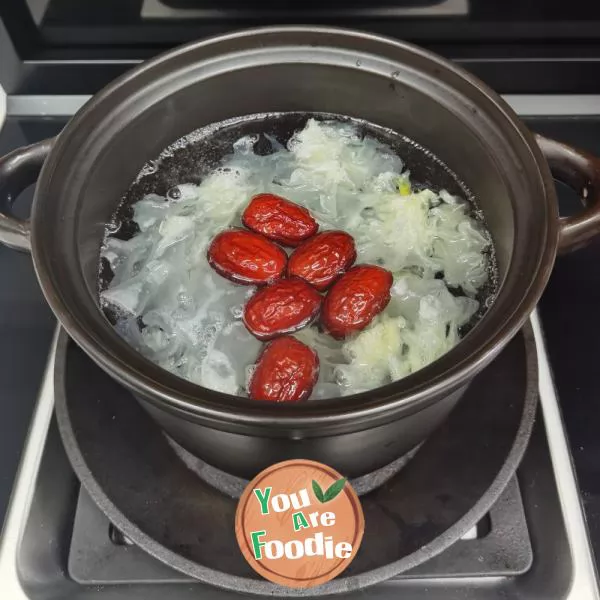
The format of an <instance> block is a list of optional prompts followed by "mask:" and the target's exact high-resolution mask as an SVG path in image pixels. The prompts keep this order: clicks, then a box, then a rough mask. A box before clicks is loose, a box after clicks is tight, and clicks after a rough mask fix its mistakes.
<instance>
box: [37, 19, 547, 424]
mask: <svg viewBox="0 0 600 600" xmlns="http://www.w3.org/2000/svg"><path fill="white" fill-rule="evenodd" d="M272 34H278V35H280V34H290V35H301V34H306V35H307V36H309V35H310V36H313V37H314V36H315V35H317V36H323V38H324V42H325V45H326V44H327V38H328V36H333V37H335V36H343V37H345V38H346V39H348V38H351V39H356V40H370V41H372V42H374V43H377V44H379V45H382V46H387V47H392V48H395V49H399V50H403V51H407V52H410V53H411V54H415V55H417V56H419V57H421V58H423V59H426V60H427V61H429V62H430V63H432V64H434V65H435V67H436V68H437V69H439V71H440V72H441V71H442V70H445V71H446V72H451V73H452V74H453V75H455V76H457V77H458V78H460V79H461V80H462V81H464V82H465V83H466V84H468V87H469V88H470V90H471V91H473V92H476V93H478V94H479V95H480V98H481V100H482V101H483V100H486V102H487V104H488V105H489V108H486V111H487V112H490V111H491V110H492V109H493V110H494V111H495V113H496V116H497V117H499V118H501V119H502V122H503V129H505V130H506V131H508V129H509V128H512V130H513V131H512V132H513V134H516V135H517V136H518V137H520V138H521V140H522V143H523V144H524V145H525V146H526V147H527V149H528V151H529V152H530V153H531V155H532V156H533V162H532V164H535V166H537V173H536V176H537V177H538V178H539V181H540V184H541V188H542V189H543V190H544V193H545V194H544V198H543V200H545V202H546V203H547V207H546V209H547V211H548V223H547V231H546V236H545V240H544V242H545V244H544V247H543V249H542V250H541V251H540V257H539V260H538V263H537V265H536V271H535V274H534V277H533V278H532V279H531V281H530V282H529V284H528V287H527V288H526V290H524V293H523V295H522V298H521V301H520V302H519V303H518V306H517V307H516V309H515V310H514V311H513V312H512V314H510V315H508V316H507V318H506V320H505V322H504V325H503V326H502V327H498V328H497V330H496V331H495V333H494V335H492V336H491V337H489V338H488V339H487V341H486V342H485V343H484V344H482V345H480V347H479V348H478V350H477V352H474V353H472V354H471V356H467V357H464V356H462V357H460V356H459V358H458V360H455V361H454V362H453V363H451V365H450V366H449V367H448V368H447V369H446V370H445V371H444V372H442V373H441V374H438V375H437V376H435V377H433V378H431V379H430V378H428V377H424V375H428V374H429V373H430V372H431V367H432V366H433V365H436V363H438V362H439V361H440V360H441V359H438V360H436V361H434V362H433V363H431V364H430V365H428V366H426V367H424V368H423V369H420V370H419V371H418V372H416V373H414V374H411V375H409V376H407V377H405V378H403V379H401V380H399V381H396V382H393V383H390V384H387V385H385V386H381V387H379V388H376V389H374V390H371V391H368V392H363V393H360V394H352V395H348V396H344V397H342V398H335V399H328V400H319V401H315V402H306V403H298V404H295V403H294V404H290V405H288V404H286V405H276V406H273V405H271V404H270V403H262V402H256V401H252V400H249V399H246V398H242V397H240V396H232V395H229V394H224V393H220V392H215V391H213V390H209V389H207V388H204V387H202V386H199V385H196V384H192V383H191V382H188V381H186V380H184V379H182V378H179V377H177V376H176V375H173V374H171V373H169V372H167V371H165V370H164V369H162V368H160V367H158V366H156V365H154V364H153V363H151V362H150V361H148V360H147V359H143V361H145V362H146V363H148V365H151V366H152V369H148V370H149V371H150V372H152V371H156V372H157V374H158V375H160V380H157V379H154V378H153V377H151V376H148V375H147V374H146V373H142V372H140V371H138V370H137V369H135V368H134V367H133V366H132V365H131V364H130V363H129V362H128V361H125V360H123V359H122V358H121V357H120V356H119V352H118V348H116V346H117V345H116V344H112V348H111V347H110V346H111V344H107V343H106V344H105V343H104V342H103V341H101V340H98V339H97V337H95V336H94V335H93V334H92V333H91V332H89V331H88V330H87V329H86V328H85V327H84V326H83V324H82V323H80V322H79V320H78V319H77V317H76V316H75V315H73V314H72V312H71V311H70V309H69V306H68V302H66V301H65V300H64V299H63V298H62V296H61V295H60V294H59V293H58V292H57V290H55V289H54V287H53V285H52V282H51V279H50V277H48V276H47V275H46V270H47V269H48V267H47V263H46V261H47V258H46V257H45V256H44V255H43V252H42V251H41V250H40V249H39V248H38V245H37V243H36V237H37V236H36V231H37V227H38V225H36V223H37V221H36V219H35V214H36V206H37V201H38V197H39V194H38V190H40V189H42V190H43V189H46V187H47V186H49V182H50V179H51V175H52V171H53V168H54V164H55V162H56V161H57V160H58V158H57V157H58V156H59V155H60V152H61V148H63V147H64V146H65V145H66V144H68V143H69V140H70V138H71V137H72V136H73V134H74V133H75V132H76V131H77V129H78V127H79V125H80V124H81V123H82V122H85V120H86V119H87V118H88V115H89V114H90V113H91V112H92V111H93V110H94V109H96V108H97V107H98V106H100V105H101V104H102V102H103V101H104V100H105V99H106V98H108V97H109V96H111V95H113V94H116V93H117V91H118V90H119V89H120V88H122V87H123V86H124V85H126V84H130V83H131V82H132V81H133V80H135V79H136V78H138V77H140V75H142V74H144V73H147V72H148V71H151V70H152V69H155V68H156V67H158V66H160V65H162V64H163V63H165V62H168V61H171V60H173V59H174V58H175V57H178V56H182V55H185V54H186V53H189V52H192V51H194V50H197V49H199V48H203V47H210V46H217V47H218V46H219V45H220V44H223V43H224V42H229V41H236V40H244V39H246V38H256V37H257V36H264V35H272ZM282 43H285V42H282ZM329 45H330V46H331V47H332V48H335V44H334V43H333V44H331V43H330V44H329ZM39 226H40V227H42V224H40V225H39ZM557 245H558V206H557V200H556V192H555V188H554V183H553V179H552V176H551V174H550V170H549V167H548V165H547V163H546V160H545V159H544V157H543V154H542V152H541V150H540V149H539V147H538V146H537V144H536V142H535V140H534V137H533V135H532V134H531V132H530V131H529V130H528V129H527V128H526V127H525V125H524V124H523V123H522V122H521V121H520V120H519V118H518V116H517V115H516V113H515V112H514V111H513V110H512V108H510V106H509V105H508V104H507V103H506V102H505V101H504V100H502V98H500V97H499V96H498V95H497V94H496V92H494V91H493V90H492V89H490V88H489V87H487V86H486V85H485V84H483V83H482V82H481V81H479V79H477V78H476V77H475V76H473V75H471V74H470V73H468V72H467V71H465V70H464V69H462V68H461V67H458V66H457V65H455V64H453V63H451V62H450V61H447V60H446V59H444V58H442V57H440V56H438V55H436V54H434V53H431V52H429V51H427V50H424V49H422V48H420V47H418V46H414V45H412V44H409V43H406V42H402V41H397V40H394V39H390V38H387V37H384V36H378V35H374V34H370V33H365V32H360V31H355V30H351V29H343V28H333V27H331V28H330V27H306V26H299V27H295V26H282V27H277V26H275V27H260V28H253V29H245V30H242V31H238V32H234V33H228V34H225V35H220V36H215V37H212V38H208V39H205V40H202V41H199V42H192V43H189V44H186V45H183V46H180V47H177V48H175V49H172V50H170V51H167V52H165V53H163V54H161V55H159V56H157V57H155V58H153V59H151V60H149V61H146V62H144V63H142V64H140V65H139V66H137V67H135V68H134V69H132V70H131V71H128V72H127V73H125V74H124V75H122V76H121V77H119V78H118V79H116V80H114V81H113V82H111V83H110V84H109V85H108V86H106V87H105V88H104V89H103V90H101V91H100V92H99V93H97V94H96V95H95V96H93V97H92V99H91V100H90V101H89V102H88V103H86V104H85V105H84V106H83V107H82V108H81V109H80V110H79V111H78V113H77V114H76V115H75V116H74V117H73V119H72V120H71V121H70V122H69V124H68V125H67V126H66V128H65V129H64V130H63V132H62V133H61V134H60V135H59V137H58V140H57V143H56V144H55V146H54V148H53V149H52V151H51V154H50V156H49V158H48V160H47V161H46V163H45V164H44V167H43V169H42V172H41V174H40V178H39V182H38V186H37V188H36V193H35V198H34V206H33V210H32V254H33V261H34V266H35V270H36V273H37V276H38V279H39V281H40V285H41V287H42V290H43V292H44V295H45V297H46V299H47V301H48V303H49V304H50V306H51V308H52V310H53V311H54V313H55V314H56V315H57V316H58V318H59V320H60V322H61V324H62V325H63V327H64V329H65V330H66V331H67V333H68V334H69V335H70V336H71V337H72V338H73V339H74V340H75V342H76V343H77V344H79V345H80V346H81V347H82V348H83V349H84V350H85V352H86V353H87V354H88V355H89V356H90V357H91V358H92V359H93V360H94V361H95V362H96V363H97V364H98V365H100V367H102V368H103V369H104V370H106V371H107V372H109V373H110V374H111V376H112V377H114V378H115V379H117V381H119V382H120V383H121V384H123V385H125V386H126V387H128V388H129V389H131V390H133V391H134V392H135V393H137V394H140V395H142V396H144V398H145V399H146V400H148V401H150V402H152V403H153V404H154V405H156V406H157V407H159V408H162V409H165V410H167V411H169V412H171V413H174V414H176V415H178V416H182V417H184V418H186V419H190V420H195V419H199V418H203V419H207V420H210V421H214V422H219V423H221V424H223V425H225V426H226V425H227V424H235V425H238V426H254V427H256V426H260V427H263V426H266V427H271V426H272V427H277V428H283V429H285V430H289V431H299V430H302V429H307V430H314V429H317V428H319V427H320V426H327V425H329V426H331V425H334V424H335V425H344V424H345V425H354V426H355V427H359V426H360V425H361V423H359V422H358V420H359V419H365V420H366V421H372V420H373V419H375V420H381V419H387V418H390V417H392V416H395V417H396V418H397V417H399V416H400V415H402V416H404V415H405V414H409V413H413V412H416V411H418V410H419V409H420V408H421V407H425V406H428V405H429V404H432V403H434V402H435V401H436V400H437V398H438V397H439V396H440V395H442V394H444V395H445V394H448V393H450V392H452V391H454V390H456V389H458V388H459V387H461V386H462V385H465V384H466V383H467V382H468V381H469V380H470V379H471V378H472V377H473V376H474V375H475V374H476V373H477V372H478V371H480V370H481V369H482V368H483V367H484V366H486V365H487V364H488V363H489V362H491V360H493V358H495V357H496V355H497V354H498V353H499V352H500V351H501V350H502V348H503V347H504V346H505V345H506V343H507V342H508V341H509V340H510V339H511V338H512V337H513V336H514V335H515V334H516V333H517V332H518V331H519V329H520V328H521V327H522V326H523V324H524V323H525V321H526V320H527V318H528V316H529V313H530V312H531V311H532V310H533V308H534V307H535V305H536V303H537V301H538V300H539V298H540V296H541V294H542V292H543V289H544V288H545V285H546V283H547V281H548V278H549V276H550V273H551V270H552V266H553V264H554V259H555V256H556V251H557ZM486 316H487V315H484V316H483V318H482V319H481V322H484V321H485V319H486ZM106 327H107V328H111V325H110V324H109V322H108V320H107V321H106ZM111 329H112V328H111ZM475 329H477V326H476V327H475ZM115 335H116V333H115ZM461 345H462V343H461V342H459V344H457V345H456V346H455V347H454V348H453V349H452V350H450V352H449V353H447V354H446V355H445V357H447V356H448V355H451V356H452V357H453V358H454V356H455V355H456V354H459V355H460V348H461ZM457 349H458V351H459V352H458V353H457V352H456V351H457ZM140 357H141V355H140ZM415 376H417V379H415ZM418 380H420V381H418ZM163 382H167V383H163ZM411 384H412V385H411ZM362 426H363V427H364V422H363V423H362Z"/></svg>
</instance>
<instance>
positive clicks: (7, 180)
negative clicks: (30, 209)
mask: <svg viewBox="0 0 600 600" xmlns="http://www.w3.org/2000/svg"><path fill="white" fill-rule="evenodd" d="M53 144H54V138H52V139H48V140H42V141H41V142H37V143H35V144H31V145H30V146H23V147H22V148H17V149H16V150H13V151H12V152H10V153H9V154H7V155H6V156H3V157H1V158H0V243H2V244H4V245H6V246H8V247H9V248H13V249H15V250H21V251H27V252H29V251H30V250H31V243H30V239H29V237H30V224H29V220H22V219H18V218H17V217H15V216H13V215H12V214H11V213H12V210H11V209H12V205H13V202H14V201H15V200H16V198H17V197H18V195H19V194H20V193H21V192H22V191H23V190H24V189H25V188H26V187H28V186H29V185H31V184H32V183H35V181H36V180H37V178H38V175H39V173H40V170H41V169H42V165H43V164H44V161H45V160H46V157H47V156H48V154H49V153H50V150H51V149H52V145H53Z"/></svg>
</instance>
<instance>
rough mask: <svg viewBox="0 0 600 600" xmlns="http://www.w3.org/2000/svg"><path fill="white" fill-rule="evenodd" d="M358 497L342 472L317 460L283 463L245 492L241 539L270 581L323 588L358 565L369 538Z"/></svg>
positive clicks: (238, 529)
mask: <svg viewBox="0 0 600 600" xmlns="http://www.w3.org/2000/svg"><path fill="white" fill-rule="evenodd" d="M364 525H365V522H364V515H363V511H362V507H361V505H360V501H359V499H358V496H357V495H356V493H355V492H354V490H353V489H352V488H351V486H350V484H349V483H348V482H347V481H346V479H345V478H344V477H342V476H341V475H340V474H339V473H338V472H337V471H335V470H334V469H332V468H331V467H328V466H326V465H323V464H321V463H318V462H314V461H311V460H288V461H285V462H281V463H277V464H275V465H273V466H271V467H269V468H268V469H265V470H264V471H262V472H261V473H260V474H259V475H257V476H256V477H255V478H254V479H253V480H252V481H251V482H250V483H249V484H248V487H247V488H246V489H245V490H244V493H243V494H242V497H241V498H240V502H239V504H238V508H237V512H236V515H235V533H236V536H237V541H238V544H239V546H240V549H241V551H242V554H243V555H244V557H245V558H246V560H247V561H248V562H249V563H250V565H251V566H252V568H253V569H254V570H255V571H256V572H257V573H259V574H260V575H262V576H263V577H264V578H265V579H268V580H269V581H272V582H274V583H278V584H280V585H285V586H288V587H296V588H309V587H314V586H317V585H320V584H322V583H325V582H326V581H329V580H331V579H333V578H334V577H336V576H337V575H339V574H340V573H341V572H342V571H343V570H344V569H345V568H346V567H347V566H348V565H349V564H350V563H351V562H352V560H353V559H354V557H355V556H356V553H357V552H358V549H359V547H360V543H361V541H362V537H363V533H364Z"/></svg>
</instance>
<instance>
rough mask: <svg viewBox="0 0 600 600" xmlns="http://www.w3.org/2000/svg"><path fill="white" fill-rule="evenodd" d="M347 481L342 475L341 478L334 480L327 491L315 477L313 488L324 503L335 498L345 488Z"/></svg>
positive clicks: (319, 499)
mask: <svg viewBox="0 0 600 600" xmlns="http://www.w3.org/2000/svg"><path fill="white" fill-rule="evenodd" d="M346 481H347V480H346V478H345V477H342V478H341V479H338V480H337V481H334V482H333V483H332V484H331V485H330V486H329V488H327V491H325V492H323V490H322V489H321V486H320V485H319V484H318V483H317V482H316V481H315V480H314V479H313V482H312V489H313V492H314V493H315V496H316V498H317V500H318V501H319V502H321V503H322V504H325V502H329V501H330V500H333V499H334V498H335V497H336V496H337V495H338V494H339V493H340V492H341V491H342V490H343V489H344V485H345V484H346Z"/></svg>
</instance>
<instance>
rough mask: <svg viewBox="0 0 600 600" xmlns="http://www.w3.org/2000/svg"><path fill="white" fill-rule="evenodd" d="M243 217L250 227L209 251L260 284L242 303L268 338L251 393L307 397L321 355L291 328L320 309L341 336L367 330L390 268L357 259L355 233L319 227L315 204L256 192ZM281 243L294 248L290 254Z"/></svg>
mask: <svg viewBox="0 0 600 600" xmlns="http://www.w3.org/2000/svg"><path fill="white" fill-rule="evenodd" d="M242 223H243V224H244V225H245V227H247V228H248V229H249V230H250V231H248V230H246V229H239V228H236V229H230V230H227V231H224V232H222V233H220V234H219V235H217V236H216V237H215V238H214V239H213V241H212V243H211V244H210V246H209V248H208V253H207V258H208V262H209V264H210V265H211V266H212V267H213V268H214V269H215V271H217V273H219V274H220V275H222V276H223V277H226V278H227V279H230V280H231V281H234V282H236V283H239V284H242V285H257V286H261V287H260V289H259V290H258V291H257V292H256V293H255V294H254V295H253V296H252V297H251V298H250V299H249V300H248V302H247V303H246V306H245V307H244V311H243V321H244V324H245V326H246V328H247V329H248V331H250V332H251V333H252V334H253V335H254V336H255V337H257V338H258V339H259V340H263V341H268V344H267V345H266V346H265V348H264V349H263V351H262V353H261V355H260V356H259V358H258V361H257V363H256V365H255V366H254V371H253V375H252V377H251V379H250V383H249V386H248V393H249V395H250V397H251V398H253V399H255V400H266V401H270V402H297V401H300V400H305V399H307V398H308V397H309V396H310V394H311V392H312V389H313V387H314V385H315V383H316V381H317V378H318V373H319V359H318V357H317V354H316V352H315V351H314V350H312V349H311V348H309V347H308V346H306V345H305V344H303V343H302V342H300V341H299V340H297V339H295V338H293V337H291V336H289V334H290V333H293V332H294V331H298V330H299V329H301V328H302V327H306V326H307V325H310V324H311V323H312V322H314V320H315V319H316V318H317V317H318V315H319V313H320V324H321V327H322V328H323V330H324V331H326V332H327V333H329V334H330V335H331V336H333V337H334V338H336V339H343V338H345V337H346V336H348V335H350V334H354V333H356V332H358V331H361V330H362V329H364V328H365V327H366V326H367V325H368V324H369V323H370V322H371V321H372V320H373V319H374V318H375V317H376V316H377V315H378V314H379V313H380V312H381V311H382V310H383V309H384V308H385V307H386V306H387V304H388V302H389V301H390V289H391V287H392V274H391V273H390V272H389V271H387V270H386V269H383V268H382V267H378V266H376V265H356V266H352V265H353V264H354V262H355V260H356V247H355V244H354V239H353V238H352V236H350V235H349V234H348V233H346V232H345V231H324V232H321V233H318V230H319V225H318V224H317V222H316V221H315V219H314V218H313V217H312V215H311V214H310V212H309V211H308V210H306V209H305V208H304V207H301V206H298V205H297V204H294V203H293V202H290V201H289V200H286V199H285V198H282V197H281V196H276V195H275V194H258V195H257V196H254V197H253V198H252V199H251V200H250V203H249V204H248V206H247V207H246V209H245V210H244V213H243V214H242ZM278 244H281V245H284V246H289V247H292V248H294V250H293V251H292V253H291V254H290V255H289V257H288V255H287V253H286V252H285V251H284V250H283V249H282V248H281V247H280V246H279V245H278ZM322 294H325V295H324V296H323V295H322Z"/></svg>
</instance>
